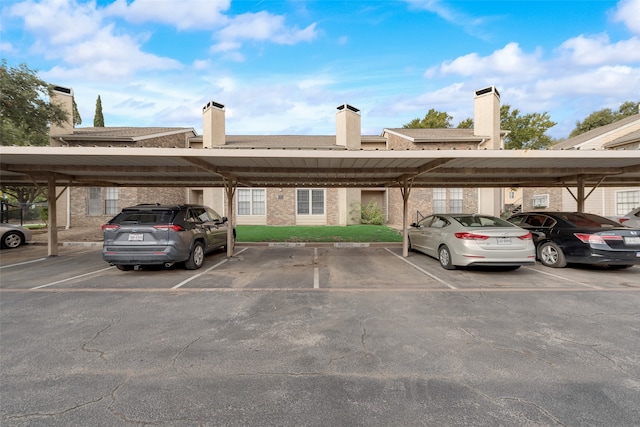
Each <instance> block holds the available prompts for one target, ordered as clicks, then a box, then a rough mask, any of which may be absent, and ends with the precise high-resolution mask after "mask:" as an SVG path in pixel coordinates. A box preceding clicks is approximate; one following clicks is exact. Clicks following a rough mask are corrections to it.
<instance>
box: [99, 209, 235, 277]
mask: <svg viewBox="0 0 640 427" xmlns="http://www.w3.org/2000/svg"><path fill="white" fill-rule="evenodd" d="M227 224H228V221H227V218H226V217H221V216H220V215H218V213H217V212H216V211H214V210H213V209H211V208H208V207H206V206H202V205H170V206H163V205H159V204H142V205H136V206H131V207H128V208H124V209H123V210H122V212H120V213H119V214H118V215H116V216H115V217H114V218H113V219H111V220H110V221H109V222H108V223H106V224H105V225H103V226H102V231H103V234H104V244H103V247H102V258H103V259H104V260H105V261H106V262H108V263H109V264H111V265H115V266H116V267H117V268H118V269H120V270H123V271H126V270H133V269H134V268H135V267H138V266H142V265H164V266H165V267H170V266H172V265H173V264H175V263H179V262H184V266H185V268H186V269H187V270H195V269H198V268H200V267H202V264H203V263H204V255H205V254H206V253H208V252H211V251H213V250H215V249H218V248H226V246H227V228H228V227H227ZM233 238H234V239H233V241H235V230H233Z"/></svg>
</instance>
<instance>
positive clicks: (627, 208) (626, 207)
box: [616, 190, 640, 215]
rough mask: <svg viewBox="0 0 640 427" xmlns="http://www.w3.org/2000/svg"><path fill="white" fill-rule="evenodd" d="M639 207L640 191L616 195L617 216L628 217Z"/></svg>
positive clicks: (621, 192)
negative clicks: (628, 214)
mask: <svg viewBox="0 0 640 427" xmlns="http://www.w3.org/2000/svg"><path fill="white" fill-rule="evenodd" d="M638 206H640V190H630V191H618V192H617V193H616V215H626V214H627V213H629V212H631V211H632V210H634V209H635V208H636V207H638Z"/></svg>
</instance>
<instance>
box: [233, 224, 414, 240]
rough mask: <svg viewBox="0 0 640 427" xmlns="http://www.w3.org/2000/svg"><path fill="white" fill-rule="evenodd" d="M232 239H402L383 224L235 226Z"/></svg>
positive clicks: (393, 230)
mask: <svg viewBox="0 0 640 427" xmlns="http://www.w3.org/2000/svg"><path fill="white" fill-rule="evenodd" d="M236 242H239V243H242V242H290V243H297V242H310V243H311V242H315V243H320V242H329V243H336V242H363V243H375V242H402V236H401V235H400V233H399V232H398V231H397V230H395V229H393V228H390V227H387V226H384V225H349V226H346V227H342V226H331V225H323V226H265V225H238V226H236Z"/></svg>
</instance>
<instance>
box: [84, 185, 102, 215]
mask: <svg viewBox="0 0 640 427" xmlns="http://www.w3.org/2000/svg"><path fill="white" fill-rule="evenodd" d="M88 192H89V194H88V195H87V215H88V216H99V215H102V189H101V188H100V187H89V189H88Z"/></svg>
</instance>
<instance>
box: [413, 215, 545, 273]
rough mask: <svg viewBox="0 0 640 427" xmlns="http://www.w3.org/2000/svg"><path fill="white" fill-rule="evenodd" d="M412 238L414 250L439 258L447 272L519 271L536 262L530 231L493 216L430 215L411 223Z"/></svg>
mask: <svg viewBox="0 0 640 427" xmlns="http://www.w3.org/2000/svg"><path fill="white" fill-rule="evenodd" d="M408 236H409V249H410V250H415V251H420V252H423V253H425V254H427V255H429V256H432V257H434V258H436V259H438V260H439V261H440V265H442V267H443V268H445V269H447V270H453V269H455V268H456V267H466V266H496V267H504V268H505V269H509V270H515V269H517V268H519V267H520V266H522V265H534V264H535V260H536V252H535V246H534V244H533V239H532V235H531V233H530V232H528V231H527V230H524V229H522V228H520V227H517V226H514V225H513V224H511V223H509V222H507V221H504V220H502V219H500V218H497V217H494V216H490V215H479V214H435V215H430V216H428V217H426V218H424V219H422V220H421V221H420V222H418V223H413V224H411V228H410V229H409V232H408Z"/></svg>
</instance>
